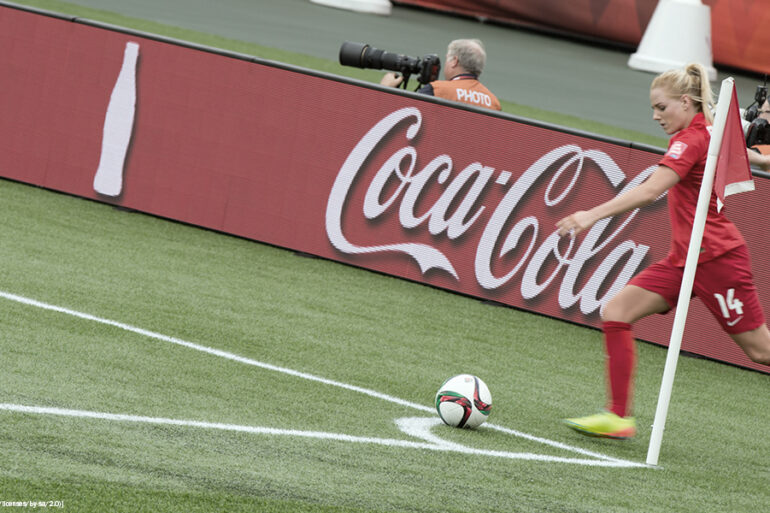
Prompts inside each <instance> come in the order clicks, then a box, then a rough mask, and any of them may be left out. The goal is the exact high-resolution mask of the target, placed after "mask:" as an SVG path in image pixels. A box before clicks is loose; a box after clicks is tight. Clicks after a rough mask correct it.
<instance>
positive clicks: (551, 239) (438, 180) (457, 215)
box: [326, 107, 656, 315]
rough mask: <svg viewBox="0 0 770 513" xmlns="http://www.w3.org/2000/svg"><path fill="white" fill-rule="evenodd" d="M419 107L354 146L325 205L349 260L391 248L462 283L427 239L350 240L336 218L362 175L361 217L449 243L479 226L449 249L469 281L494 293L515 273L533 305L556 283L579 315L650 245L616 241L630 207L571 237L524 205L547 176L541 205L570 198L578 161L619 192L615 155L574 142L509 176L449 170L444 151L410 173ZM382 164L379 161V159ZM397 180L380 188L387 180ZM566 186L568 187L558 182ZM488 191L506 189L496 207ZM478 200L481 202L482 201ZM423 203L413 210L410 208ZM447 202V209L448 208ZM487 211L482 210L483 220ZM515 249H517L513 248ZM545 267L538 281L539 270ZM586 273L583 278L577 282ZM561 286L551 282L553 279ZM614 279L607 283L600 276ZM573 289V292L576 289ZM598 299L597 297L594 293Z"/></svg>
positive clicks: (563, 302) (622, 278)
mask: <svg viewBox="0 0 770 513" xmlns="http://www.w3.org/2000/svg"><path fill="white" fill-rule="evenodd" d="M422 121H423V116H422V113H421V112H420V110H419V109H417V108H415V107H407V108H403V109H400V110H397V111H395V112H393V113H391V114H389V115H387V116H385V117H384V118H383V119H381V120H380V121H379V122H377V123H376V124H375V125H374V126H373V127H372V128H371V129H370V130H369V131H368V132H367V133H366V134H365V135H364V136H363V137H362V138H361V140H360V141H359V142H358V143H357V144H356V145H355V147H354V148H353V150H352V151H351V152H350V154H349V155H348V157H347V158H346V159H345V162H344V163H343V164H342V167H341V168H340V170H339V173H338V174H337V177H336V179H335V181H334V185H333V186H332V189H331V192H330V194H329V199H328V203H327V208H326V233H327V236H328V238H329V241H330V242H331V244H332V245H333V246H334V248H336V249H337V250H338V251H340V252H342V253H345V254H349V255H355V254H365V253H366V254H371V253H385V252H396V253H401V254H404V255H407V256H408V257H410V258H411V259H413V260H414V261H415V262H416V263H417V265H418V266H419V268H420V271H421V272H422V273H423V275H424V274H425V273H426V272H427V271H429V270H431V269H437V270H439V271H443V272H445V273H448V274H449V275H451V276H452V277H453V278H454V280H456V281H458V282H459V281H461V280H463V279H464V277H462V276H460V274H459V273H458V271H457V267H456V265H454V264H453V260H454V259H455V257H456V255H454V254H453V253H445V252H443V251H441V250H439V249H438V248H437V247H435V246H434V245H432V244H430V243H425V242H417V241H414V240H408V237H406V238H405V240H383V241H382V243H381V244H375V245H371V244H369V245H364V244H356V243H355V241H352V240H350V237H348V236H347V235H346V234H345V232H344V230H343V222H342V219H343V212H344V211H345V209H346V207H347V205H348V204H349V203H350V196H351V194H352V189H353V184H354V183H355V182H356V181H357V180H358V179H359V178H360V177H362V176H366V177H369V176H371V180H370V181H369V182H368V185H367V184H366V183H364V188H365V190H366V192H365V195H364V198H363V207H362V211H361V212H360V214H363V217H364V218H365V219H367V220H368V222H373V221H374V220H376V219H378V218H379V217H380V216H382V215H383V214H385V213H386V212H396V211H397V212H398V216H397V217H398V222H399V223H400V225H401V227H402V228H403V233H407V234H408V233H409V231H410V230H414V229H417V228H418V227H427V229H428V232H429V233H430V234H431V236H432V237H433V240H436V241H437V240H439V238H441V237H446V238H448V239H452V240H455V239H457V238H458V237H460V236H461V235H463V234H464V233H466V232H467V231H468V230H469V229H470V228H471V227H473V226H475V225H477V224H479V223H485V224H484V225H483V230H482V232H481V237H480V238H479V239H478V241H477V243H476V247H475V248H468V247H466V246H467V244H461V245H460V247H459V248H458V249H457V251H462V252H466V251H474V252H475V256H474V274H475V276H474V277H475V280H476V282H477V283H478V284H479V285H480V286H481V287H483V288H484V289H485V290H487V291H493V290H495V289H499V288H500V287H502V286H503V285H505V284H507V283H509V282H510V281H511V280H512V279H513V278H514V276H517V275H520V278H521V285H520V294H521V298H522V299H524V300H531V299H533V298H536V297H537V296H538V295H540V294H541V293H543V291H545V290H546V289H547V288H549V287H557V286H558V303H559V306H560V307H561V308H562V309H567V308H570V307H572V306H573V305H575V304H578V303H579V308H580V311H581V312H582V313H583V314H586V315H587V314H591V313H594V312H596V311H597V310H598V309H600V308H601V306H602V305H603V304H605V303H606V302H607V301H608V300H609V299H610V298H611V297H612V295H614V294H615V293H616V292H617V291H618V290H620V289H621V288H622V287H623V286H624V285H625V284H626V283H627V282H628V280H630V279H631V277H632V276H633V275H634V274H635V273H636V272H637V271H638V270H639V268H640V266H641V265H642V261H643V259H644V257H645V255H646V254H647V252H648V250H649V246H646V245H643V244H638V243H636V242H634V241H633V240H628V239H626V240H621V239H622V237H621V232H622V231H623V230H624V228H626V226H627V225H628V224H629V223H631V222H632V221H633V219H634V218H635V217H636V216H637V214H638V209H637V210H634V211H632V212H630V213H629V214H628V215H627V216H626V217H625V219H624V220H623V222H621V223H615V224H614V225H613V224H611V219H604V220H602V221H600V222H598V223H597V224H596V225H594V226H593V227H592V228H591V229H590V230H588V231H587V232H586V234H585V235H584V236H582V237H581V238H580V239H578V240H573V239H569V240H567V241H565V240H564V238H562V237H559V235H558V233H557V231H556V229H555V227H554V226H553V224H552V223H548V224H547V225H543V223H542V222H541V220H540V219H539V218H538V217H537V216H536V215H532V214H531V213H529V212H527V209H526V208H524V207H523V206H522V204H523V202H524V201H523V200H524V198H528V199H531V198H532V197H533V196H532V195H533V194H534V192H533V186H534V184H535V183H536V182H538V181H540V182H542V180H544V179H545V180H546V181H547V182H546V183H547V186H546V187H545V193H544V194H543V196H542V201H543V206H544V208H546V209H549V208H554V207H556V205H559V204H560V203H562V202H565V201H568V200H569V198H570V192H572V190H573V188H574V187H575V184H576V183H577V181H578V179H579V178H580V176H581V173H582V172H583V171H584V169H585V167H586V164H587V163H588V162H591V163H592V164H593V166H592V167H594V168H598V169H600V170H601V172H602V174H603V176H604V177H605V178H606V180H607V181H608V182H609V184H611V186H612V187H613V189H614V190H617V189H618V188H619V187H620V185H621V183H622V182H623V181H624V180H625V178H626V175H625V173H624V172H623V171H622V170H621V169H620V167H619V166H618V165H617V164H616V163H615V162H614V161H613V159H612V158H611V157H610V156H609V155H607V154H606V153H605V152H603V151H601V150H597V149H583V148H581V147H580V146H578V145H575V144H566V145H562V146H558V147H556V148H553V149H552V150H550V151H548V152H547V153H546V154H545V155H542V157H540V158H539V159H537V160H536V161H535V162H534V163H533V164H531V165H530V166H529V167H528V168H527V169H526V170H524V171H523V172H522V173H521V174H519V175H518V176H516V177H515V179H514V173H513V172H511V171H506V170H500V171H497V170H496V169H495V168H493V167H491V166H487V165H484V164H483V163H482V162H481V161H477V162H473V163H471V164H469V165H467V166H466V167H464V168H463V169H461V170H459V172H456V173H455V170H454V160H453V159H452V157H451V155H449V154H445V153H444V154H439V155H436V156H434V157H433V158H432V159H431V160H430V161H429V162H428V163H427V164H426V165H425V166H424V167H422V169H417V165H416V163H417V162H418V158H417V157H418V154H417V148H416V147H415V146H413V145H411V144H410V142H411V141H413V140H414V139H415V137H416V136H417V135H418V133H419V131H420V129H421V127H422ZM386 138H389V139H390V140H393V139H394V138H395V140H397V141H398V140H401V138H403V140H404V143H405V144H404V145H403V146H402V147H400V148H399V149H397V150H396V151H395V152H393V153H392V154H391V155H390V156H389V157H387V158H384V162H383V163H382V164H381V165H380V167H379V169H378V170H377V171H376V173H372V170H367V169H366V167H367V163H368V162H372V161H373V159H372V158H371V157H373V156H374V155H375V154H378V153H379V152H380V151H381V147H382V146H384V143H383V141H384V140H385V139H386ZM380 161H382V156H380ZM655 167H656V166H651V167H649V168H647V169H645V170H644V171H642V172H641V173H639V174H638V175H637V176H636V177H634V179H633V180H631V181H629V182H628V183H627V184H626V185H625V186H624V187H622V188H621V189H620V190H618V191H617V193H618V194H621V193H623V192H624V191H626V190H628V189H630V188H633V187H635V186H636V185H637V184H639V183H641V182H642V181H643V180H644V179H645V178H647V176H649V175H650V174H651V173H652V172H653V171H654V169H655ZM388 183H390V184H392V183H395V184H396V186H395V187H393V186H391V187H390V188H388V189H386V188H385V186H386V184H388ZM565 183H566V185H564V184H565ZM492 185H496V186H502V187H505V188H506V189H505V194H504V195H503V196H502V199H500V200H499V202H497V203H496V204H484V203H483V200H484V198H486V196H484V192H485V191H486V190H487V189H488V188H489V187H491V186H492ZM436 187H438V188H440V191H441V192H440V194H438V195H437V199H435V201H433V200H432V203H430V205H429V207H428V208H427V209H426V207H425V195H426V192H425V191H426V190H428V189H429V188H431V189H435V188H436ZM480 202H481V203H480ZM418 203H419V204H421V205H422V207H421V210H422V213H421V214H419V215H418V214H417V213H416V205H417V204H418ZM450 205H452V206H453V207H452V208H451V209H450ZM487 212H489V213H488V214H487ZM514 250H515V251H514ZM514 252H515V255H516V260H515V262H513V263H510V262H509V263H508V265H509V266H510V267H509V268H507V269H505V270H503V271H500V270H497V271H496V270H495V268H496V267H499V266H495V265H493V264H496V263H499V262H500V261H501V259H503V258H504V257H506V256H507V255H509V254H514ZM600 252H601V254H602V255H603V256H602V260H601V261H597V257H598V255H599V254H600ZM544 270H547V272H546V274H547V275H546V276H545V277H543V276H542V274H543V272H544ZM586 272H588V273H589V278H588V279H587V280H585V279H584V280H583V281H582V282H579V281H578V277H579V276H581V275H585V273H586ZM559 276H561V281H560V282H558V283H557V278H558V277H559ZM611 276H615V279H614V281H613V282H612V283H611V284H610V285H609V286H607V285H606V284H605V281H606V280H607V279H608V277H611ZM576 288H579V290H575V289H576ZM600 293H601V294H602V295H601V297H599V294H600Z"/></svg>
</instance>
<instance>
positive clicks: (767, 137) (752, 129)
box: [746, 118, 770, 148]
mask: <svg viewBox="0 0 770 513" xmlns="http://www.w3.org/2000/svg"><path fill="white" fill-rule="evenodd" d="M765 144H770V122H768V121H767V120H766V119H763V118H756V119H755V120H754V121H752V122H751V124H750V125H749V129H748V130H747V131H746V146H748V147H749V148H751V147H753V146H761V145H765Z"/></svg>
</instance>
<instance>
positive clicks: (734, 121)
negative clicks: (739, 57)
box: [714, 87, 754, 212]
mask: <svg viewBox="0 0 770 513" xmlns="http://www.w3.org/2000/svg"><path fill="white" fill-rule="evenodd" d="M732 89H733V91H732V93H733V94H732V98H730V108H729V109H728V111H727V119H726V120H725V127H724V132H723V135H722V147H721V149H720V151H719V159H718V160H717V167H716V172H715V175H714V192H715V193H716V195H717V212H719V211H721V210H722V207H723V206H724V202H725V196H729V195H731V194H736V193H738V192H745V191H753V190H754V180H753V179H752V177H751V167H750V166H749V156H748V154H747V153H746V141H745V139H744V138H743V127H742V126H741V114H740V110H739V108H738V94H737V93H736V91H735V87H733V88H732Z"/></svg>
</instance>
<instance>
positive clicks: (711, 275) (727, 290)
mask: <svg viewBox="0 0 770 513" xmlns="http://www.w3.org/2000/svg"><path fill="white" fill-rule="evenodd" d="M683 274H684V268H683V267H677V266H675V265H672V264H671V262H670V261H669V260H668V259H665V260H661V261H660V262H657V263H654V264H652V265H651V266H650V267H648V268H647V269H645V270H644V271H642V272H641V273H639V274H638V275H636V276H635V277H634V278H633V279H631V281H630V282H629V285H636V286H637V287H641V288H643V289H644V290H649V291H650V292H655V293H656V294H660V295H661V296H663V298H664V299H665V300H666V302H667V303H668V305H669V306H670V307H671V308H674V307H676V303H677V300H678V299H679V288H680V287H681V285H682V275H683ZM692 289H693V293H692V295H693V297H695V296H697V297H699V298H700V300H701V301H703V304H704V305H706V307H707V308H708V309H709V310H710V311H711V313H712V314H713V315H714V317H715V318H716V319H717V321H718V322H719V324H720V325H721V326H722V329H723V330H725V331H726V332H727V333H730V334H736V333H743V332H745V331H750V330H753V329H756V328H758V327H760V326H762V325H763V324H764V323H765V315H764V313H763V312H762V305H760V304H759V297H758V296H757V287H756V286H755V285H754V278H753V276H752V274H751V261H750V259H749V251H748V248H746V246H745V245H743V246H739V247H737V248H735V249H732V250H730V251H728V252H727V253H725V254H724V255H721V256H719V257H717V258H715V259H713V260H709V261H708V262H703V263H701V264H698V269H697V271H696V272H695V281H694V283H693V288H692Z"/></svg>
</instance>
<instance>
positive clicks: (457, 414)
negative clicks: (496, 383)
mask: <svg viewBox="0 0 770 513" xmlns="http://www.w3.org/2000/svg"><path fill="white" fill-rule="evenodd" d="M436 411H438V416H439V417H441V420H443V421H444V424H446V425H448V426H452V427H458V428H475V427H478V426H480V425H481V424H483V423H484V422H485V421H486V420H487V417H489V412H490V411H492V394H490V393H489V388H487V385H486V383H484V382H483V381H481V380H480V379H479V378H477V377H476V376H473V375H471V374H460V375H459V376H454V377H451V378H449V379H448V380H446V381H444V384H443V385H441V388H439V389H438V393H437V394H436Z"/></svg>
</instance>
